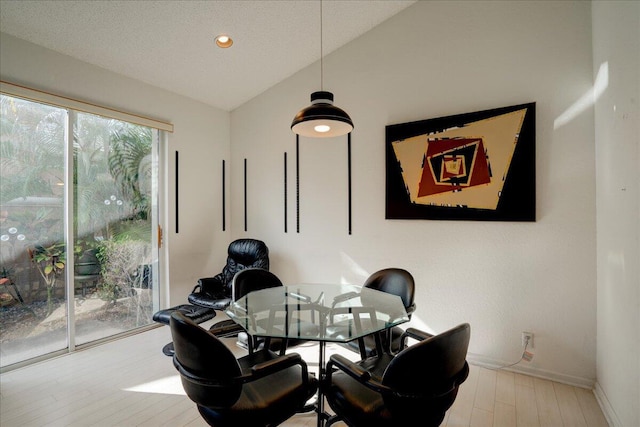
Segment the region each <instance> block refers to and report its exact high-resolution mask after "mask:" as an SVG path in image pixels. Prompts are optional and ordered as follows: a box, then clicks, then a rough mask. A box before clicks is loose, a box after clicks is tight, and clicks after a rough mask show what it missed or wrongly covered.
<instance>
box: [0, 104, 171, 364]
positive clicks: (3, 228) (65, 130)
mask: <svg viewBox="0 0 640 427" xmlns="http://www.w3.org/2000/svg"><path fill="white" fill-rule="evenodd" d="M0 106H1V116H0V118H1V122H0V124H1V127H0V138H1V139H0V162H1V163H0V168H1V169H0V236H1V239H0V245H1V246H0V281H1V282H2V284H1V285H0V298H1V299H0V300H1V302H2V307H1V308H0V365H1V367H3V368H4V367H7V366H12V365H15V364H22V363H23V362H25V361H28V360H38V358H41V357H42V356H44V355H49V354H56V353H59V352H65V351H70V350H73V349H75V347H76V346H82V345H84V344H87V343H91V342H95V341H97V340H102V339H105V338H108V337H112V336H115V335H118V334H122V333H127V332H129V331H131V330H133V329H136V328H139V327H144V326H145V325H149V324H151V323H152V319H151V316H152V313H153V312H154V311H155V310H156V309H157V307H158V306H159V286H158V283H159V281H158V271H159V268H158V267H159V266H158V259H159V258H158V232H157V230H158V208H157V207H158V203H157V200H158V185H157V181H158V168H157V165H158V152H159V150H158V145H159V132H160V131H158V130H156V129H153V128H150V127H145V126H140V125H136V124H132V123H128V122H126V121H122V120H115V119H110V118H105V117H101V116H97V115H92V114H87V113H82V112H77V111H74V110H70V109H63V108H58V107H53V106H51V105H46V104H42V103H37V102H33V101H27V100H24V99H20V98H16V97H11V96H6V95H0Z"/></svg>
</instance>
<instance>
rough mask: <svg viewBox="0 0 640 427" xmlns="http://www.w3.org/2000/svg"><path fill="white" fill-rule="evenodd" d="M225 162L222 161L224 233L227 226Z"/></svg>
mask: <svg viewBox="0 0 640 427" xmlns="http://www.w3.org/2000/svg"><path fill="white" fill-rule="evenodd" d="M225 178H226V177H225V161H224V160H222V231H225V229H226V225H227V207H226V201H227V197H226V194H227V193H226V191H227V190H226V185H225V183H226V179H225Z"/></svg>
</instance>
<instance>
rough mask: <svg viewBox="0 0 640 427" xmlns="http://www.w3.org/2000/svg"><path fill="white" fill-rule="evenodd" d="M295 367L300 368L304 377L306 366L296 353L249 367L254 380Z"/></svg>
mask: <svg viewBox="0 0 640 427" xmlns="http://www.w3.org/2000/svg"><path fill="white" fill-rule="evenodd" d="M295 365H300V366H301V367H302V371H303V376H305V377H306V371H307V364H306V363H305V362H304V361H303V360H302V357H300V355H299V354H298V353H288V354H285V355H284V356H279V357H277V358H275V359H271V360H267V361H266V362H261V363H258V364H256V365H253V366H252V367H251V374H252V375H253V376H254V377H255V378H254V379H256V378H262V377H264V376H267V375H271V374H273V373H274V372H278V371H282V370H283V369H287V368H290V367H292V366H295Z"/></svg>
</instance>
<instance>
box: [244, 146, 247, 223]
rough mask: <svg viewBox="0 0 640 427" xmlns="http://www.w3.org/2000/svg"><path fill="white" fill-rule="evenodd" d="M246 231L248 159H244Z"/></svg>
mask: <svg viewBox="0 0 640 427" xmlns="http://www.w3.org/2000/svg"><path fill="white" fill-rule="evenodd" d="M244 231H247V159H246V158H245V159H244Z"/></svg>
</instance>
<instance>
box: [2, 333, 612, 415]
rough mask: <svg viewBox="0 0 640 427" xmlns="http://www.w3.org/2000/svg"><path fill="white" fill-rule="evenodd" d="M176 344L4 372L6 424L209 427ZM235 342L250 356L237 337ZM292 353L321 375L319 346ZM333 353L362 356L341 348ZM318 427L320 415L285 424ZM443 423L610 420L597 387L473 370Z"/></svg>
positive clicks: (103, 348) (146, 344)
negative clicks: (179, 365) (184, 380)
mask: <svg viewBox="0 0 640 427" xmlns="http://www.w3.org/2000/svg"><path fill="white" fill-rule="evenodd" d="M204 326H208V325H207V324H205V325H204ZM169 341H170V331H169V328H168V327H167V326H162V327H159V328H156V329H153V330H151V331H147V332H144V333H141V334H137V335H134V336H131V337H128V338H124V339H121V340H117V341H115V342H111V343H108V344H103V345H100V346H96V347H93V348H90V349H87V350H83V351H79V352H76V353H73V354H69V355H65V356H61V357H58V358H55V359H52V360H48V361H46V362H41V363H38V364H36V365H32V366H29V367H26V368H22V369H16V370H13V371H10V372H6V373H4V374H2V375H0V425H1V426H2V427H14V426H16V427H17V426H20V427H26V426H122V427H128V426H154V427H155V426H165V425H167V426H194V427H195V426H205V425H206V424H205V423H204V421H203V420H202V418H201V417H200V415H199V414H198V411H197V410H196V409H195V406H194V404H193V403H192V402H191V401H190V400H189V399H188V398H187V397H186V396H185V395H184V392H183V390H182V386H181V384H180V380H179V378H178V375H177V373H176V371H175V368H174V367H173V365H172V363H171V359H170V358H169V357H167V356H164V355H163V354H162V352H161V348H162V346H163V345H164V344H166V343H167V342H169ZM227 342H228V344H229V346H230V348H232V349H233V350H234V352H235V353H236V354H237V355H241V354H242V352H243V350H241V349H239V348H238V347H237V346H235V340H234V339H227ZM291 351H296V352H298V353H300V354H301V355H302V356H303V358H304V359H305V360H307V361H308V363H309V369H310V370H317V360H318V354H317V351H318V350H317V346H316V345H313V344H309V345H305V346H299V347H295V349H292V350H291ZM329 351H340V352H341V353H343V354H353V355H355V353H351V352H349V351H348V350H343V349H342V347H338V346H335V347H328V352H329ZM344 352H346V353H344ZM356 356H357V355H356ZM315 425H316V418H315V414H314V413H309V414H299V415H296V416H294V417H293V418H291V419H290V420H288V421H287V422H285V423H284V424H283V426H284V427H302V426H315ZM335 425H336V426H343V425H344V424H343V423H338V424H335ZM442 426H449V427H453V426H474V427H475V426H506V427H516V426H550V427H561V426H565V427H569V426H588V427H591V426H593V427H605V426H607V422H606V420H605V418H604V416H603V414H602V411H601V410H600V408H599V406H598V404H597V402H596V399H595V397H594V394H593V392H592V391H591V390H586V389H582V388H577V387H573V386H568V385H565V384H560V383H556V382H551V381H547V380H541V379H538V378H533V377H529V376H525V375H520V374H515V373H512V372H507V371H495V370H489V369H486V368H481V367H477V366H471V372H470V375H469V378H468V379H467V381H466V382H465V383H463V384H462V386H461V388H460V392H459V394H458V397H457V399H456V401H455V403H454V405H453V407H452V408H451V409H450V410H449V411H448V413H447V415H446V417H445V420H444V422H443V423H442Z"/></svg>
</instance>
